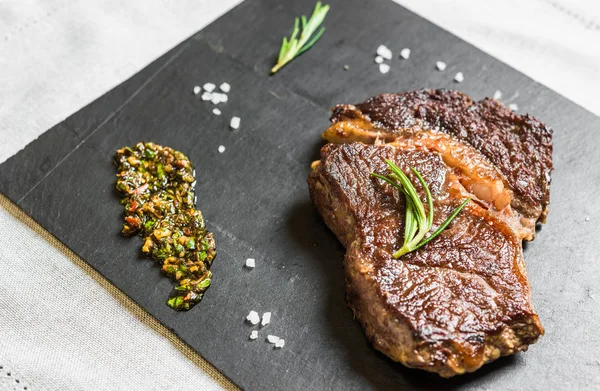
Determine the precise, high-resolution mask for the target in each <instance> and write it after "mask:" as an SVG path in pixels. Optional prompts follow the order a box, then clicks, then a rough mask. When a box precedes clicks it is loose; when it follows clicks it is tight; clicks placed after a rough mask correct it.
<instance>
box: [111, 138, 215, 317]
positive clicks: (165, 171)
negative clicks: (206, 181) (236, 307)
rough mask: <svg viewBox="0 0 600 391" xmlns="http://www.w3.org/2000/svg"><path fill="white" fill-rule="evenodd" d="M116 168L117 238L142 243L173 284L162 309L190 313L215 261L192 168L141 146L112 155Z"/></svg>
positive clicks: (164, 150)
mask: <svg viewBox="0 0 600 391" xmlns="http://www.w3.org/2000/svg"><path fill="white" fill-rule="evenodd" d="M115 164H116V165H117V167H118V171H119V173H118V174H117V191H118V192H119V193H120V194H121V195H122V197H123V198H122V199H121V204H122V205H124V207H125V212H124V216H125V223H124V224H123V230H122V234H123V235H124V236H133V235H136V234H139V235H140V236H142V237H143V238H144V245H143V246H142V252H143V253H144V254H146V255H147V256H149V257H152V258H153V259H154V260H155V261H157V262H159V263H160V264H161V265H162V270H163V272H165V273H166V274H167V275H168V276H169V277H171V278H173V279H174V280H175V281H176V282H177V285H176V286H175V287H174V289H173V292H172V293H171V295H170V297H169V299H168V300H167V304H168V305H169V306H170V307H171V308H173V309H175V310H189V309H190V308H192V307H193V306H194V305H195V304H196V303H198V302H199V301H200V300H202V296H203V295H204V292H206V290H207V289H208V287H209V286H210V280H211V276H212V273H211V272H210V270H209V269H210V266H211V264H212V261H213V259H214V257H215V241H214V238H213V235H212V234H211V233H210V232H208V231H207V230H206V227H205V226H204V219H203V218H202V214H201V213H200V211H199V210H197V209H196V208H195V199H194V185H195V184H196V181H195V179H194V169H193V167H192V163H191V162H190V160H189V159H188V158H187V157H186V156H185V155H184V154H183V153H181V152H179V151H175V150H173V149H172V148H169V147H163V146H160V145H156V144H154V143H150V142H144V143H138V144H136V145H135V146H134V147H132V148H130V147H125V148H121V149H119V150H117V153H116V154H115Z"/></svg>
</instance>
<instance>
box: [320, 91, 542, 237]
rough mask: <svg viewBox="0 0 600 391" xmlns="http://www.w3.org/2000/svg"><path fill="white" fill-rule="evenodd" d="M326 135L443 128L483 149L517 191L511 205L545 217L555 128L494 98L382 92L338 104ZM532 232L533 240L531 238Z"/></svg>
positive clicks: (367, 136) (346, 138)
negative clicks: (371, 96)
mask: <svg viewBox="0 0 600 391" xmlns="http://www.w3.org/2000/svg"><path fill="white" fill-rule="evenodd" d="M331 121H332V122H333V124H332V126H331V127H330V128H329V129H327V130H326V131H325V133H324V134H323V138H324V139H326V140H327V141H330V142H334V143H340V142H352V141H362V142H365V143H369V144H370V143H374V141H375V140H376V139H377V137H379V138H380V139H382V140H384V141H386V142H390V141H393V140H396V139H398V138H406V137H411V136H413V135H415V134H417V133H419V132H422V131H430V132H441V133H445V134H448V135H451V136H452V137H454V138H456V139H457V140H458V141H460V142H463V143H466V144H468V145H470V146H472V147H473V148H475V149H476V150H477V151H479V152H480V153H481V154H482V155H483V156H485V158H486V159H488V160H489V162H490V163H491V164H493V165H494V167H495V168H496V169H497V170H498V172H499V173H500V174H501V175H502V176H503V178H504V179H505V180H506V182H507V184H508V186H509V187H510V189H511V190H512V191H513V193H514V195H515V196H514V197H513V199H512V206H513V208H514V209H515V210H517V211H519V213H521V214H522V215H523V216H525V217H526V218H533V219H534V220H535V221H539V222H542V223H543V222H545V218H546V215H547V213H548V204H549V199H550V198H549V189H550V172H551V170H552V131H551V130H550V129H549V128H547V127H546V126H545V125H544V124H542V123H541V122H539V121H538V120H537V119H535V118H533V117H531V116H529V115H525V116H521V115H517V114H515V113H513V112H512V111H511V110H510V109H508V108H507V107H506V106H504V105H502V104H501V103H500V102H497V101H495V100H493V99H488V98H486V99H484V100H482V101H479V102H473V101H472V100H471V98H469V97H468V96H467V95H465V94H462V93H460V92H458V91H447V90H421V91H413V92H407V93H401V94H382V95H378V96H376V97H373V98H370V99H368V100H367V101H365V102H363V103H360V104H357V105H338V106H336V107H335V108H334V109H333V114H332V116H331ZM532 238H533V236H531V237H530V238H529V239H532Z"/></svg>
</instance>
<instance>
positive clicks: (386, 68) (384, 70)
mask: <svg viewBox="0 0 600 391" xmlns="http://www.w3.org/2000/svg"><path fill="white" fill-rule="evenodd" d="M389 71H390V66H389V65H388V64H379V72H381V73H383V74H384V75H385V74H386V73H388V72H389Z"/></svg>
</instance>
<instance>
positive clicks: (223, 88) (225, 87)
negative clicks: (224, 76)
mask: <svg viewBox="0 0 600 391" xmlns="http://www.w3.org/2000/svg"><path fill="white" fill-rule="evenodd" d="M219 89H220V90H221V91H223V92H229V91H230V90H231V86H230V85H229V83H221V85H220V86H219Z"/></svg>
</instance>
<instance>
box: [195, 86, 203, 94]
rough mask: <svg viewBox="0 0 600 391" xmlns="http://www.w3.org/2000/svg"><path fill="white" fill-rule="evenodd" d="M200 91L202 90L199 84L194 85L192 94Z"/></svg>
mask: <svg viewBox="0 0 600 391" xmlns="http://www.w3.org/2000/svg"><path fill="white" fill-rule="evenodd" d="M200 91H202V88H200V86H196V87H194V95H198V94H199V93H200Z"/></svg>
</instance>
